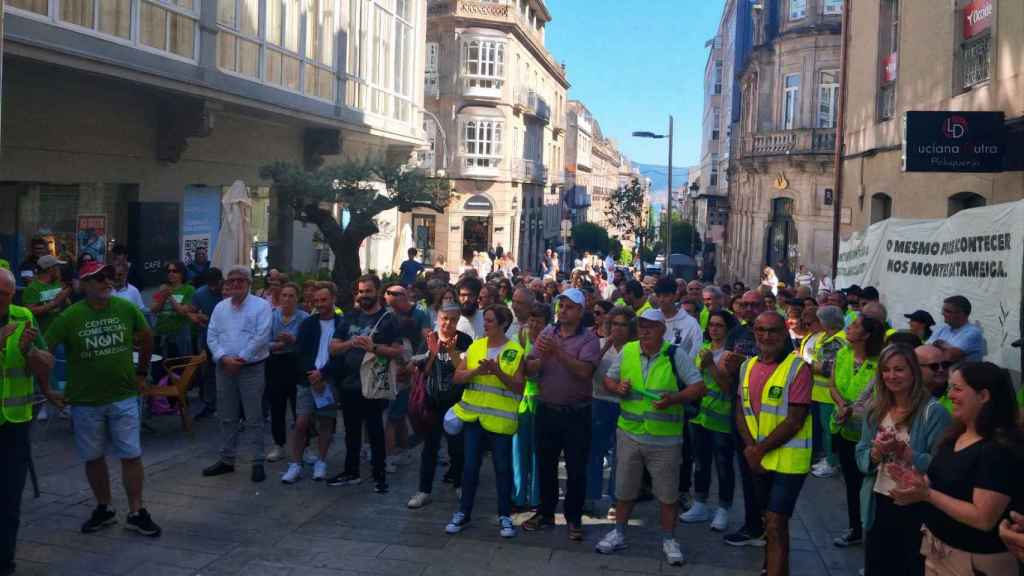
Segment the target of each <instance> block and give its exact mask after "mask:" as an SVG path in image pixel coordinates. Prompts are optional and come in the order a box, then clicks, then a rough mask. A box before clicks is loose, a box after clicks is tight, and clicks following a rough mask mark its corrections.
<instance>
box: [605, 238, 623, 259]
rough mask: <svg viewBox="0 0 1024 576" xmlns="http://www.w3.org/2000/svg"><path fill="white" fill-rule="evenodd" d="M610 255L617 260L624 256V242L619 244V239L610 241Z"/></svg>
mask: <svg viewBox="0 0 1024 576" xmlns="http://www.w3.org/2000/svg"><path fill="white" fill-rule="evenodd" d="M608 253H609V254H611V255H612V258H614V259H616V260H618V259H619V258H620V257H621V256H622V242H619V239H618V238H611V239H610V240H608Z"/></svg>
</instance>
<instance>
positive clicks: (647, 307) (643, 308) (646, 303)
mask: <svg viewBox="0 0 1024 576" xmlns="http://www.w3.org/2000/svg"><path fill="white" fill-rule="evenodd" d="M651 308H654V306H651V301H650V300H647V299H644V305H643V306H641V307H640V308H638V309H637V311H636V316H637V318H639V317H640V315H641V314H643V313H644V312H646V311H647V310H650V309H651Z"/></svg>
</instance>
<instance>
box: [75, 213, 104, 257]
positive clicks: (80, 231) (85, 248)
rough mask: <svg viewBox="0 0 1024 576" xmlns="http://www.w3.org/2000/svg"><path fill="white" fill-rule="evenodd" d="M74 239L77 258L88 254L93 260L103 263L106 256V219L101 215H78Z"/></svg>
mask: <svg viewBox="0 0 1024 576" xmlns="http://www.w3.org/2000/svg"><path fill="white" fill-rule="evenodd" d="M75 238H76V243H75V246H76V250H75V253H76V254H77V257H78V258H81V257H82V255H83V254H88V255H90V256H92V259H93V260H98V261H100V262H102V261H104V260H105V259H106V255H107V217H106V216H105V215H102V214H96V215H86V214H80V215H79V216H78V225H77V227H76V233H75Z"/></svg>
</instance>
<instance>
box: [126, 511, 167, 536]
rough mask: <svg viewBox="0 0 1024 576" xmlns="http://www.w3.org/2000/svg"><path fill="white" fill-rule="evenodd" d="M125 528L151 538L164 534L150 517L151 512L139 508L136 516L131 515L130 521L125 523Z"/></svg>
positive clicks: (129, 516)
mask: <svg viewBox="0 0 1024 576" xmlns="http://www.w3.org/2000/svg"><path fill="white" fill-rule="evenodd" d="M124 527H125V528H127V529H129V530H135V531H136V532H138V533H139V534H142V535H143V536H149V537H151V538H156V537H157V536H159V535H160V532H162V531H161V530H160V527H159V526H157V525H156V523H155V522H153V519H152V518H150V517H149V512H147V511H146V509H145V508H139V511H138V512H136V513H135V514H129V515H128V519H127V520H125V521H124Z"/></svg>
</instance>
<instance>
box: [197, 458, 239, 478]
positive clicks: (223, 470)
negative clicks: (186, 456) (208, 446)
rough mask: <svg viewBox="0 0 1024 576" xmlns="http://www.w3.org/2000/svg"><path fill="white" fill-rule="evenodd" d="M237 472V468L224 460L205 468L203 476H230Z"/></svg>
mask: <svg viewBox="0 0 1024 576" xmlns="http://www.w3.org/2000/svg"><path fill="white" fill-rule="evenodd" d="M234 471H235V467H234V466H232V465H231V464H228V463H227V462H224V461H223V460H218V461H217V463H216V464H213V465H212V466H207V467H206V468H203V476H220V475H222V474H230V473H232V472H234Z"/></svg>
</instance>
